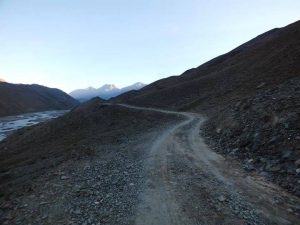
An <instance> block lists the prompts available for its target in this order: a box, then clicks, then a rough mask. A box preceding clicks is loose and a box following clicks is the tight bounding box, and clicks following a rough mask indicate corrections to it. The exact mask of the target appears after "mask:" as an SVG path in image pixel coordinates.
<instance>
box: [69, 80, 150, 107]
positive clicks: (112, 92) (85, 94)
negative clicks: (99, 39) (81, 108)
mask: <svg viewBox="0 0 300 225" xmlns="http://www.w3.org/2000/svg"><path fill="white" fill-rule="evenodd" d="M144 86H146V85H145V84H143V83H141V82H138V83H135V84H133V85H130V86H127V87H124V88H118V87H116V86H115V85H114V84H105V85H103V86H102V87H100V88H94V87H88V88H86V89H78V90H74V91H72V92H71V93H70V95H71V96H72V97H73V98H75V99H78V100H79V101H81V102H84V101H86V100H89V99H91V98H94V97H100V98H102V99H105V100H107V99H110V98H112V97H115V96H118V95H120V94H123V93H125V92H128V91H132V90H139V89H141V88H143V87H144Z"/></svg>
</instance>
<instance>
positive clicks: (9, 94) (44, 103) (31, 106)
mask: <svg viewBox="0 0 300 225" xmlns="http://www.w3.org/2000/svg"><path fill="white" fill-rule="evenodd" d="M78 104H79V103H78V101H77V100H75V99H73V98H72V97H71V96H69V95H67V94H66V93H64V92H63V91H61V90H59V89H55V88H48V87H44V86H40V85H36V84H33V85H26V84H11V83H5V82H1V83H0V116H8V115H15V114H21V113H28V112H36V111H46V110H59V109H71V108H73V107H74V106H76V105H78Z"/></svg>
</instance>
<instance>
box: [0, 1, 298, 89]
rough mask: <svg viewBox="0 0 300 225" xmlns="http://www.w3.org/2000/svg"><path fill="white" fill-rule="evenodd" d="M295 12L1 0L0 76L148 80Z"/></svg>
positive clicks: (62, 82) (201, 4)
mask: <svg viewBox="0 0 300 225" xmlns="http://www.w3.org/2000/svg"><path fill="white" fill-rule="evenodd" d="M299 19H300V1H299V0H251V1H242V0H209V1H208V0H184V1H183V0H126V1H125V0H98V1H96V0H0V78H1V77H2V78H4V79H6V80H7V81H9V82H14V83H39V84H42V85H46V86H50V87H58V88H61V89H63V90H64V91H67V92H69V91H71V90H73V89H77V88H84V87H88V86H94V87H98V86H101V85H103V84H105V83H114V84H116V85H117V86H120V87H122V86H126V85H129V84H131V83H134V82H137V81H141V82H144V83H150V82H152V81H155V80H157V79H160V78H163V77H166V76H170V75H179V74H181V73H182V72H184V71H185V70H187V69H189V68H192V67H196V66H199V65H200V64H202V63H204V62H205V61H207V60H209V59H211V58H213V57H215V56H218V55H220V54H223V53H225V52H227V51H229V50H231V49H232V48H234V47H236V46H238V45H239V44H242V43H244V42H245V41H247V40H249V39H251V38H253V37H255V36H257V35H258V34H260V33H263V32H265V31H267V30H270V29H272V28H275V27H282V26H285V25H287V24H289V23H292V22H294V21H296V20H299Z"/></svg>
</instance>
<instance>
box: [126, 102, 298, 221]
mask: <svg viewBox="0 0 300 225" xmlns="http://www.w3.org/2000/svg"><path fill="white" fill-rule="evenodd" d="M122 106H124V107H129V108H133V109H137V110H153V111H158V112H163V113H169V114H178V115H179V116H184V117H185V118H186V120H184V121H183V122H180V123H179V124H176V125H174V126H173V127H172V128H169V129H167V130H165V131H163V132H162V134H161V135H160V137H159V138H158V139H157V140H156V141H155V142H154V143H153V146H152V148H151V151H150V153H149V156H148V160H146V162H145V167H146V171H147V172H146V174H147V175H146V182H145V184H146V185H145V187H144V191H143V194H142V195H141V197H140V198H141V201H140V204H139V206H138V210H137V213H136V220H135V221H136V224H137V225H148V224H149V225H150V224H153V225H167V224H172V225H175V224H178V225H184V224H186V225H188V224H228V225H229V224H231V225H232V224H300V217H299V209H300V205H299V203H300V201H299V199H297V198H295V197H293V196H291V195H289V194H287V193H285V192H284V191H283V190H281V189H280V188H279V187H276V186H274V185H272V184H271V183H268V182H267V181H265V180H264V179H263V178H261V177H259V176H257V175H256V174H249V173H248V174H246V173H245V172H244V171H243V170H242V168H241V166H240V165H239V164H238V163H237V162H234V161H232V160H230V159H225V158H224V157H222V156H220V155H218V154H216V153H215V152H213V151H212V150H210V149H209V148H208V147H207V146H206V145H205V143H204V142H203V140H202V138H201V135H199V130H200V129H199V128H200V126H201V123H202V122H203V121H204V118H202V117H201V116H199V115H198V114H192V113H182V112H173V111H166V110H160V109H153V108H143V107H135V106H129V105H122Z"/></svg>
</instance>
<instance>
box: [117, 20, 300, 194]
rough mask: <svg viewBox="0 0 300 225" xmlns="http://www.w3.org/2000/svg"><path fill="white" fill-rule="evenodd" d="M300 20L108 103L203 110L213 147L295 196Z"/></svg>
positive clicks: (299, 160)
mask: <svg viewBox="0 0 300 225" xmlns="http://www.w3.org/2000/svg"><path fill="white" fill-rule="evenodd" d="M299 79H300V21H298V22H295V23H293V24H291V25H288V26H286V27H284V28H280V29H273V30H271V31H268V32H266V33H264V34H262V35H259V36H258V37H256V38H254V39H253V40H251V41H249V42H247V43H245V44H243V45H241V46H239V47H238V48H236V49H234V50H232V51H231V52H229V53H227V54H225V55H222V56H219V57H217V58H215V59H213V60H211V61H209V62H207V63H205V64H203V65H201V66H199V67H198V68H195V69H191V70H188V71H186V72H184V73H183V74H182V75H181V76H173V77H169V78H166V79H162V80H159V81H156V82H154V83H152V84H150V85H148V86H146V87H144V88H142V89H141V90H139V91H132V92H128V93H125V94H124V95H121V96H119V97H117V98H115V99H113V101H115V102H127V103H130V104H134V105H143V106H154V107H162V108H173V109H176V110H183V111H195V112H201V113H202V114H206V116H207V117H208V120H207V121H206V123H205V124H204V126H203V127H202V134H203V135H205V136H206V141H207V143H208V144H209V145H210V147H212V148H214V149H215V150H216V151H218V152H220V153H222V154H224V155H225V156H226V157H227V156H231V157H234V158H236V159H238V160H240V161H241V162H242V163H243V165H244V167H245V169H246V170H249V171H257V172H258V173H259V174H261V175H263V176H265V177H266V178H268V179H269V180H272V181H273V182H275V183H277V184H279V185H281V186H282V187H284V188H286V189H288V190H289V191H291V192H293V193H295V194H297V195H298V196H300V183H299V178H300V147H299V146H300V127H299V123H300V120H299V118H300V107H299V106H300V92H299V88H300V80H299Z"/></svg>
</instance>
